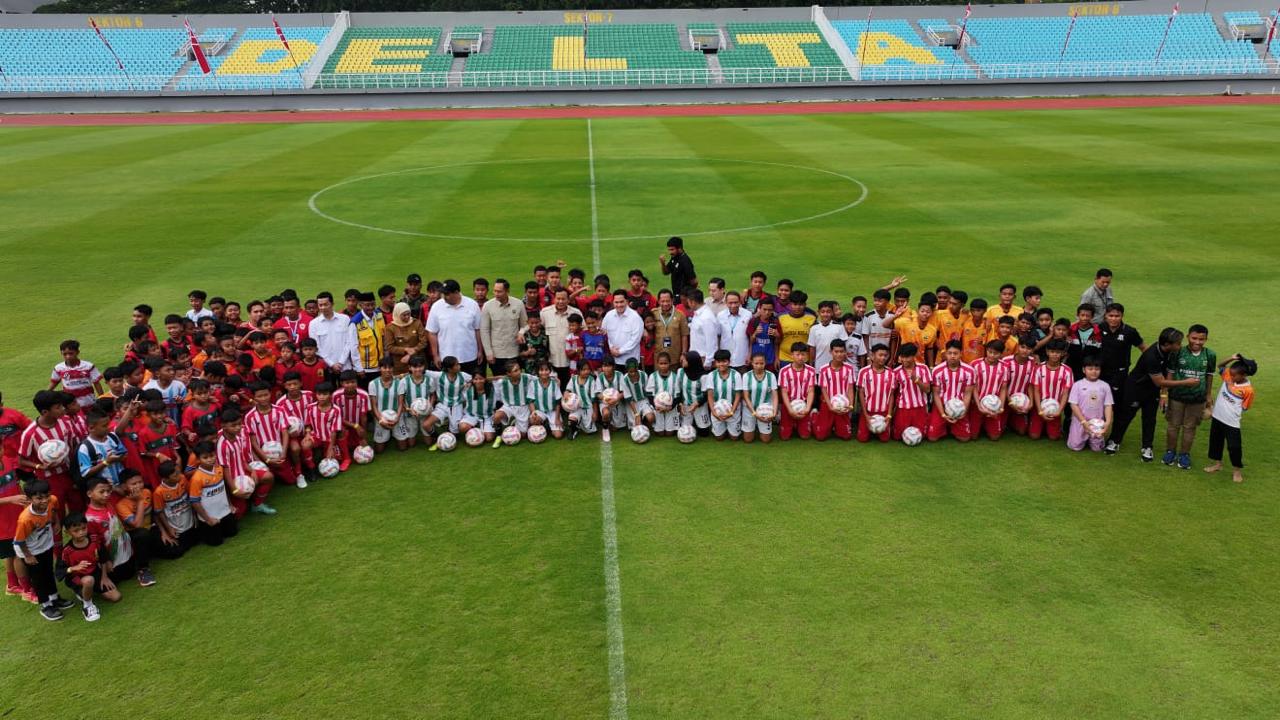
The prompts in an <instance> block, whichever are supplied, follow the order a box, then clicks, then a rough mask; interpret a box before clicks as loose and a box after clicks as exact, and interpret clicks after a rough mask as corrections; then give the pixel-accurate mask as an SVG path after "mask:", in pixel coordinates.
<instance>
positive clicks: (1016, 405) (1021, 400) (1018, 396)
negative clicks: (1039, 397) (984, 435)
mask: <svg viewBox="0 0 1280 720" xmlns="http://www.w3.org/2000/svg"><path fill="white" fill-rule="evenodd" d="M1009 407H1011V408H1013V409H1014V410H1016V411H1017V412H1020V413H1025V412H1027V411H1028V410H1030V409H1031V398H1030V397H1028V396H1027V394H1026V393H1014V394H1012V395H1010V396H1009Z"/></svg>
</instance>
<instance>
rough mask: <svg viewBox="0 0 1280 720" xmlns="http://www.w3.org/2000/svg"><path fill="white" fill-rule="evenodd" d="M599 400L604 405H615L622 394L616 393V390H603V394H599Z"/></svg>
mask: <svg viewBox="0 0 1280 720" xmlns="http://www.w3.org/2000/svg"><path fill="white" fill-rule="evenodd" d="M600 399H601V400H603V401H604V404H605V405H617V404H618V401H619V400H621V399H622V393H620V392H618V390H617V388H605V389H604V392H602V393H600Z"/></svg>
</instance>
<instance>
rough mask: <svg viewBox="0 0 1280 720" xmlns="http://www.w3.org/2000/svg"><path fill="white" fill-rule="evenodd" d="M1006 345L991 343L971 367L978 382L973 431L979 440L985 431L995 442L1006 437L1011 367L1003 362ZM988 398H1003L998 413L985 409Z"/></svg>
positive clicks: (971, 419) (972, 409) (971, 422)
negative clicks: (1006, 405)
mask: <svg viewBox="0 0 1280 720" xmlns="http://www.w3.org/2000/svg"><path fill="white" fill-rule="evenodd" d="M1003 345H1004V344H1003V343H1002V342H1001V341H1000V340H992V341H991V342H988V343H987V345H986V347H985V348H984V355H983V357H982V359H981V360H978V361H977V362H975V363H973V364H971V365H970V366H969V367H970V368H971V369H972V370H973V381H974V385H973V397H974V402H973V404H972V405H970V407H969V429H970V430H971V431H972V432H973V436H974V437H975V438H976V437H978V434H979V433H980V432H983V431H986V433H987V437H989V438H991V439H992V440H999V439H1000V436H1001V435H1003V434H1004V419H1005V409H1004V406H1005V402H1007V401H1008V399H1009V367H1008V366H1007V365H1005V364H1004V363H1002V362H1000V359H1001V355H1003V353H1004V346H1003ZM988 395H994V396H996V397H998V398H1000V408H999V409H998V410H989V409H987V408H986V407H984V406H983V404H982V398H984V397H987V396H988Z"/></svg>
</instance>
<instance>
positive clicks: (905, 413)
mask: <svg viewBox="0 0 1280 720" xmlns="http://www.w3.org/2000/svg"><path fill="white" fill-rule="evenodd" d="M918 353H919V349H918V348H917V347H916V345H915V343H903V344H902V345H901V346H900V347H899V348H898V367H896V368H894V369H893V373H894V385H893V390H894V396H895V399H896V401H897V406H896V407H897V409H896V410H894V413H893V433H892V437H893V439H894V440H901V439H902V433H903V431H905V430H906V429H907V428H909V427H913V428H915V429H917V430H919V431H920V432H921V433H924V432H925V430H926V429H928V427H929V388H930V387H932V385H933V378H932V376H931V375H930V374H929V369H928V368H926V367H924V366H923V365H920V364H919V363H917V362H916V356H917V354H918Z"/></svg>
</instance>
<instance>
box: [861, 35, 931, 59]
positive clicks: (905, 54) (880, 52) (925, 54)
mask: <svg viewBox="0 0 1280 720" xmlns="http://www.w3.org/2000/svg"><path fill="white" fill-rule="evenodd" d="M857 55H858V57H859V58H862V64H863V65H884V63H885V61H886V60H908V61H910V62H911V63H912V64H913V65H940V64H942V61H941V60H939V59H938V56H937V55H934V54H933V53H931V52H929V48H924V47H920V46H919V45H911V44H910V43H908V42H907V41H906V40H903V39H902V38H900V37H898V36H897V35H894V34H893V33H887V32H868V33H862V37H861V38H860V39H859V40H858V53H857Z"/></svg>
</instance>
